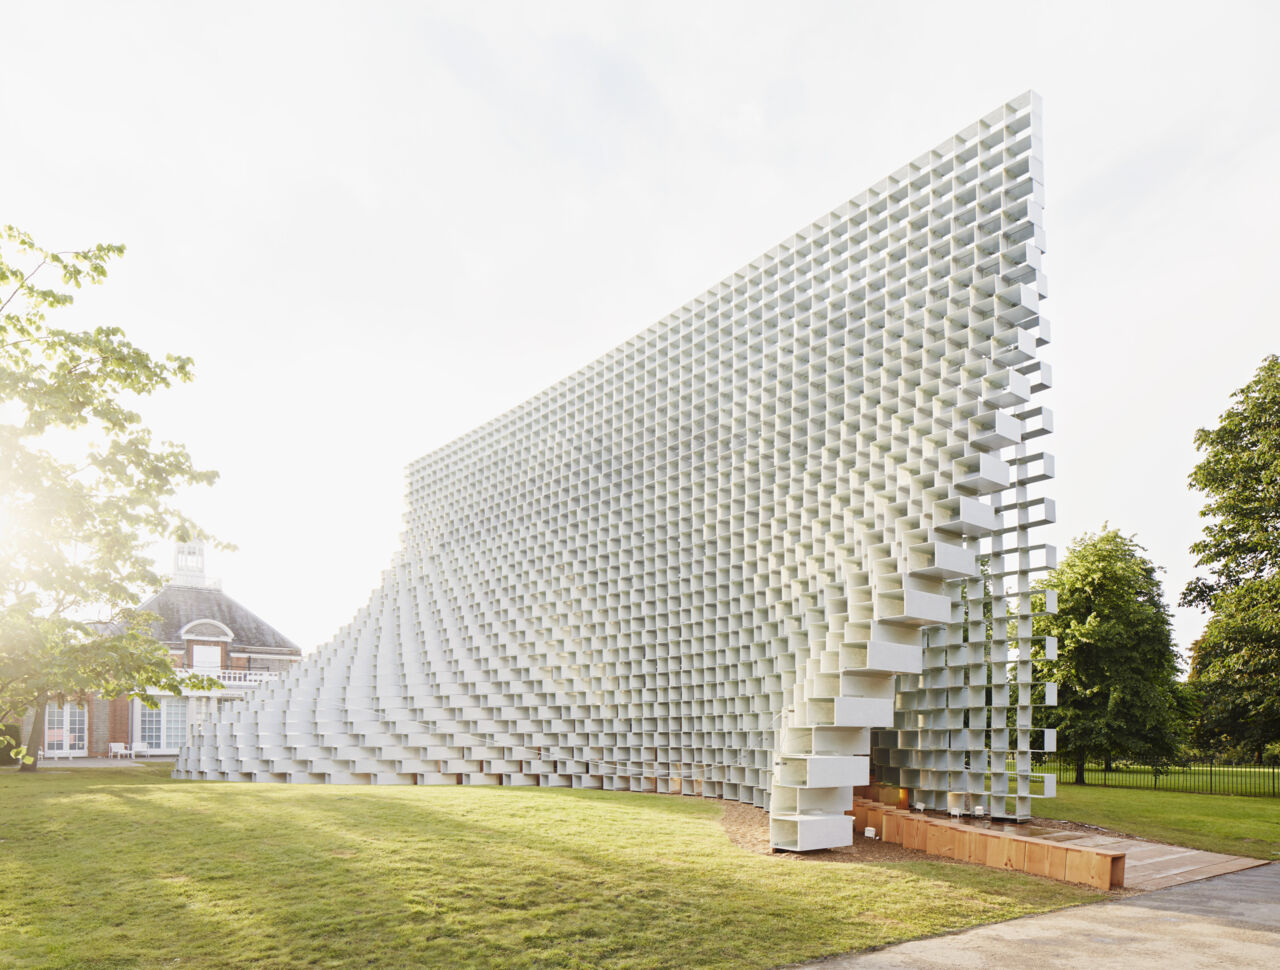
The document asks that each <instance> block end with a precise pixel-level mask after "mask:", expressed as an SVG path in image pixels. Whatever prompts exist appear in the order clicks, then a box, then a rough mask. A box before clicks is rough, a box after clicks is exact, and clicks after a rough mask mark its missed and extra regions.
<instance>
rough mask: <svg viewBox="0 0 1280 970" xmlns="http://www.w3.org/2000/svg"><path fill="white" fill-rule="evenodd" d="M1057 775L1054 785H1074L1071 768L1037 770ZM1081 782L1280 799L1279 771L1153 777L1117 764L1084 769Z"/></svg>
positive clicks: (1197, 770) (1215, 770) (1202, 770)
mask: <svg viewBox="0 0 1280 970" xmlns="http://www.w3.org/2000/svg"><path fill="white" fill-rule="evenodd" d="M1037 770H1041V771H1047V772H1050V773H1055V772H1056V773H1057V776H1058V784H1059V785H1064V784H1068V783H1074V782H1075V779H1076V768H1075V765H1074V764H1069V763H1066V762H1062V761H1056V760H1055V761H1051V762H1049V763H1048V764H1047V765H1045V766H1044V767H1043V768H1040V769H1037ZM1085 781H1086V782H1088V783H1089V784H1090V785H1103V784H1106V785H1108V786H1110V787H1113V788H1145V789H1149V790H1154V791H1182V792H1190V793H1199V794H1205V795H1251V796H1256V797H1264V798H1265V797H1275V796H1277V795H1280V768H1272V767H1255V766H1252V765H1214V766H1212V767H1211V766H1209V765H1171V766H1169V767H1167V768H1165V769H1163V770H1161V772H1160V774H1159V775H1155V774H1154V773H1153V772H1152V770H1151V768H1150V767H1149V766H1147V765H1126V764H1117V765H1116V766H1115V767H1114V768H1113V769H1112V770H1111V771H1106V772H1104V771H1103V766H1102V765H1101V764H1090V765H1087V766H1086V767H1085Z"/></svg>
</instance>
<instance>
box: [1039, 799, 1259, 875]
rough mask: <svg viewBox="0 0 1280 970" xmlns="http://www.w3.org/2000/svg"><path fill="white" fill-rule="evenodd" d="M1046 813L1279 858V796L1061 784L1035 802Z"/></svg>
mask: <svg viewBox="0 0 1280 970" xmlns="http://www.w3.org/2000/svg"><path fill="white" fill-rule="evenodd" d="M1033 808H1034V809H1035V813H1036V814H1037V815H1040V816H1042V817H1044V818H1062V819H1070V820H1071V821H1073V822H1087V823H1088V824H1090V825H1101V826H1103V827H1104V828H1109V829H1115V830H1116V831H1118V832H1124V833H1126V834H1128V835H1137V836H1141V837H1142V838H1147V839H1155V840H1156V841H1157V842H1172V843H1174V844H1175V845H1186V846H1190V847H1192V848H1193V849H1205V850H1207V851H1209V852H1226V853H1228V854H1230V855H1245V856H1253V857H1254V858H1258V859H1280V799H1276V798H1239V797H1234V796H1231V795H1190V794H1185V793H1183V792H1159V791H1144V790H1141V789H1133V788H1101V787H1097V786H1094V785H1059V786H1058V797H1057V798H1048V799H1045V800H1044V801H1041V802H1036V803H1034V805H1033Z"/></svg>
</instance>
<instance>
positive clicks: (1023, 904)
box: [0, 766, 1098, 970]
mask: <svg viewBox="0 0 1280 970" xmlns="http://www.w3.org/2000/svg"><path fill="white" fill-rule="evenodd" d="M167 772H168V768H167V766H148V767H143V768H137V769H91V768H77V769H62V770H58V769H42V770H41V771H40V772H39V773H38V774H36V775H35V776H32V775H29V774H28V775H19V774H17V773H16V772H15V771H11V770H6V771H3V772H0V819H2V820H3V821H2V822H0V829H3V831H0V841H2V842H3V845H0V963H3V965H4V966H5V967H41V968H59V967H61V968H70V967H77V968H126V967H127V968H132V967H138V968H150V967H182V968H184V970H185V968H205V967H208V968H213V967H218V968H222V967H255V968H286V967H288V968H292V967H378V968H384V967H385V968H397V967H406V968H407V967H448V968H472V967H503V968H533V967H570V968H584V970H585V968H592V970H594V968H601V967H618V968H622V967H626V968H659V967H708V968H710V967H722V968H730V967H732V968H749V967H774V966H778V965H780V964H785V963H789V962H793V961H798V960H803V959H808V958H812V957H817V956H821V955H824V954H830V953H837V952H841V951H845V950H852V949H857V948H862V947H869V946H875V945H879V944H884V943H891V942H895V941H898V940H904V939H908V938H910V937H915V936H920V935H923V934H931V933H941V932H944V931H948V930H955V929H959V928H961V927H965V926H971V925H974V924H977V923H986V922H992V921H995V920H1003V919H1009V918H1010V917H1014V916H1020V915H1023V914H1026V913H1035V912H1041V911H1044V910H1047V909H1052V908H1055V907H1058V906H1064V905H1068V904H1072V903H1078V902H1085V901H1088V900H1092V899H1095V898H1098V894H1097V893H1094V892H1092V891H1091V890H1087V889H1082V888H1078V887H1071V886H1064V885H1060V884H1056V883H1052V882H1049V881H1047V880H1042V879H1036V878H1034V877H1031V876H1023V875H1014V874H1011V873H1005V872H1001V871H998V870H993V869H982V868H976V867H972V866H965V865H957V864H948V863H945V862H916V863H905V864H903V863H900V864H893V865H890V864H883V865H855V864H848V863H835V862H814V861H801V860H798V859H795V858H792V857H788V856H781V855H779V856H765V855H758V854H754V853H750V852H747V851H746V850H743V849H739V848H737V847H735V846H733V845H732V844H731V843H730V842H729V840H728V839H727V837H726V836H725V835H724V832H723V830H722V829H721V828H720V825H719V822H718V819H719V817H720V813H721V808H720V805H719V804H718V803H716V802H711V801H702V800H699V799H691V798H676V797H665V796H656V795H630V794H621V793H604V792H588V791H567V790H562V789H536V788H533V789H530V788H470V787H468V788H462V787H452V786H451V787H409V788H396V787H386V788H352V787H342V786H314V787H313V786H285V785H252V784H220V783H205V782H175V781H172V780H170V779H169V778H168V777H167Z"/></svg>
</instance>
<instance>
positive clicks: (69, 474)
mask: <svg viewBox="0 0 1280 970" xmlns="http://www.w3.org/2000/svg"><path fill="white" fill-rule="evenodd" d="M123 253H124V247H123V246H118V245H98V246H94V247H93V248H91V249H86V250H78V251H74V252H51V251H49V250H46V249H42V248H40V247H39V246H37V245H36V244H35V242H34V241H33V239H32V238H31V237H30V236H29V235H27V234H26V233H24V232H21V231H19V230H17V229H15V228H14V227H13V226H5V227H4V229H3V231H0V468H2V469H4V477H3V479H2V480H0V722H13V721H16V720H20V719H21V718H22V715H23V713H24V712H25V711H28V710H30V711H32V712H33V713H34V715H35V717H34V724H33V727H32V730H31V733H30V736H29V737H28V738H27V740H26V743H25V745H24V746H23V748H22V749H21V750H20V751H19V752H18V753H19V755H20V756H22V757H23V768H24V769H26V770H34V768H35V761H34V759H33V758H32V757H31V756H30V752H34V750H35V749H36V748H38V747H39V746H40V745H41V744H42V743H43V733H44V711H45V706H46V704H47V703H48V702H49V701H51V700H55V699H61V698H76V699H79V698H82V697H84V696H85V695H86V694H88V693H90V692H95V693H99V694H102V695H103V696H108V697H112V696H124V695H129V696H134V697H138V698H140V699H141V700H143V701H144V702H146V703H152V702H151V701H149V700H148V697H147V690H148V688H159V689H161V690H166V691H170V692H173V693H178V692H180V691H181V689H182V686H183V684H184V683H187V684H188V685H190V686H210V682H209V681H208V680H207V679H206V678H198V679H195V680H193V679H191V678H188V679H187V680H186V681H183V680H181V679H180V678H179V677H178V675H177V674H176V672H175V671H174V668H173V665H172V663H171V662H170V660H169V657H168V654H167V652H166V651H165V650H164V649H163V648H162V647H161V646H160V645H159V644H158V643H156V641H155V640H154V638H153V637H151V635H150V632H149V621H150V620H151V619H152V618H151V617H150V616H148V615H145V614H140V613H138V612H137V611H136V609H135V608H136V606H137V603H138V600H139V594H140V593H141V592H142V591H144V590H147V589H154V588H156V587H158V586H159V584H160V579H159V577H158V576H157V575H156V573H155V572H154V569H153V567H154V563H153V562H152V561H151V560H150V558H148V556H147V555H146V549H147V546H148V544H149V543H150V542H151V541H154V540H155V539H158V538H166V537H167V538H173V539H178V540H182V539H186V538H188V537H191V536H198V535H200V533H199V530H198V529H196V528H195V526H194V524H193V523H192V522H190V521H189V520H188V519H187V518H186V517H185V516H184V515H183V514H182V513H181V512H180V511H178V510H177V508H176V507H175V506H174V504H173V498H174V496H175V494H176V493H177V491H178V490H179V489H180V488H183V487H185V486H187V485H192V484H198V483H210V482H212V481H214V479H215V478H216V477H217V476H216V473H214V472H206V471H199V470H197V469H196V468H195V467H194V466H193V465H192V463H191V459H190V457H189V456H188V454H187V452H186V450H185V449H184V448H182V447H181V446H179V445H175V444H173V443H172V442H159V443H157V442H155V441H153V439H152V435H151V432H150V431H149V430H148V429H147V428H146V427H145V426H144V425H143V424H142V419H141V417H140V416H139V415H138V414H137V413H136V412H135V411H133V410H131V409H130V408H129V407H128V406H127V403H126V402H127V401H128V400H129V399H130V398H134V397H138V396H144V395H147V394H151V393H152V392H154V391H156V390H159V389H160V388H164V387H168V386H170V385H171V383H172V382H174V381H187V380H190V379H191V366H192V365H191V361H190V359H188V358H185V357H174V356H167V357H165V358H164V359H163V360H159V359H156V358H153V357H152V356H150V355H149V354H147V353H145V352H144V351H142V350H140V349H139V348H137V347H135V346H133V345H132V344H131V343H130V342H129V341H128V340H126V339H125V336H124V333H123V331H121V330H120V329H119V328H118V327H97V328H96V329H93V330H87V331H72V330H64V329H60V328H57V327H53V326H50V325H49V323H48V321H47V315H48V314H49V313H50V312H51V311H53V310H57V309H61V308H64V307H67V306H69V305H70V304H71V303H72V302H73V299H74V294H73V292H72V291H73V290H76V289H80V288H81V287H83V286H84V285H85V284H96V283H101V282H102V281H103V280H104V279H106V275H107V263H108V261H109V260H111V259H113V258H116V257H119V256H121V255H122V254H123ZM46 284H47V285H46Z"/></svg>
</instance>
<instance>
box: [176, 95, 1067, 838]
mask: <svg viewBox="0 0 1280 970" xmlns="http://www.w3.org/2000/svg"><path fill="white" fill-rule="evenodd" d="M1040 139H1041V132H1040V113H1039V103H1038V98H1037V97H1036V96H1035V95H1034V94H1030V93H1028V94H1025V95H1023V96H1021V97H1019V98H1016V99H1014V100H1013V101H1010V102H1008V103H1007V104H1004V105H1001V106H1000V107H999V108H997V109H996V110H995V111H993V112H991V113H990V114H988V115H986V116H985V117H983V118H982V119H981V120H980V121H978V122H977V123H975V124H973V125H970V126H969V127H967V128H965V129H964V130H963V131H961V132H960V133H959V134H957V135H956V136H954V137H953V138H949V139H947V140H946V141H944V142H943V143H942V144H940V145H938V146H937V147H936V148H934V149H933V150H932V151H929V152H926V153H925V154H923V155H921V156H920V157H919V158H917V159H916V160H915V161H913V162H911V163H910V164H909V165H906V166H904V167H903V168H901V169H899V170H898V171H896V172H894V173H893V174H892V175H891V176H889V177H888V178H886V179H884V180H883V181H881V182H879V183H877V184H876V185H874V186H872V187H871V188H870V189H868V190H867V191H865V192H863V193H862V194H860V195H858V196H857V197H855V198H854V199H852V200H851V201H849V202H847V203H845V204H843V205H841V206H839V207H838V208H836V209H835V210H834V211H832V212H830V213H829V214H827V215H825V216H823V217H822V218H820V219H818V220H817V221H816V222H814V223H813V224H811V225H809V226H807V227H806V228H804V229H803V230H801V231H800V232H799V233H797V234H796V235H794V236H792V237H791V238H789V239H787V240H786V241H784V242H783V243H781V244H779V245H778V246H776V247H774V248H773V249H771V250H769V252H767V253H765V254H764V255H763V256H761V257H759V258H758V259H755V260H753V261H752V262H751V263H749V264H748V265H747V266H745V267H744V268H743V269H741V270H740V271H739V272H737V273H734V274H733V275H732V276H730V277H729V278H728V279H726V280H724V281H723V282H721V283H719V284H718V285H716V286H714V287H712V288H711V289H710V290H708V291H707V292H706V293H704V294H702V295H701V296H699V297H697V298H696V299H694V300H691V301H690V302H689V303H687V304H686V305H684V306H683V307H681V308H680V309H679V310H677V311H676V312H674V313H672V314H671V315H670V316H668V317H667V318H666V319H664V320H662V321H660V322H659V323H657V324H655V325H653V326H652V327H650V328H649V329H647V330H645V331H644V332H643V333H641V334H639V335H638V336H637V337H635V338H633V339H632V340H630V341H628V342H627V343H625V344H623V345H622V346H620V347H618V348H616V349H615V350H613V351H611V352H610V353H608V354H606V355H605V356H604V357H602V358H600V359H599V360H597V361H596V362H594V363H592V364H590V365H588V366H587V367H584V368H583V369H582V370H580V371H578V372H577V373H576V374H573V375H572V376H570V377H568V378H566V379H564V380H562V381H560V382H559V383H558V384H555V385H554V386H552V387H551V388H549V389H548V390H546V391H544V392H542V393H541V394H539V395H537V396H536V397H534V398H532V399H531V400H529V401H527V402H526V403H524V404H522V405H520V406H519V407H516V408H514V409H513V410H511V411H509V412H507V413H506V414H504V415H502V416H500V417H498V418H496V419H494V420H492V421H490V422H488V423H487V424H485V425H483V426H481V427H480V428H477V429H476V430H475V431H473V432H471V433H470V434H467V435H465V436H463V437H461V438H459V439H458V440H456V441H454V442H452V443H450V444H448V445H446V446H445V447H443V448H441V449H439V450H438V451H435V452H433V453H432V454H430V455H428V456H426V457H425V458H423V459H421V460H419V461H417V462H415V463H414V464H413V465H411V466H410V468H409V473H408V479H409V495H408V499H409V511H408V514H407V517H406V532H405V533H404V545H403V548H402V549H401V550H400V552H399V553H398V554H397V556H396V558H395V561H394V565H393V566H392V568H391V569H389V570H388V571H387V572H386V573H385V574H384V576H383V581H382V585H381V586H380V587H379V588H378V589H377V590H375V592H374V593H373V596H372V598H371V600H370V602H369V604H368V605H367V606H366V607H365V608H364V609H362V610H361V611H360V612H359V614H358V615H357V616H356V618H355V619H354V621H353V622H352V623H351V624H350V625H349V626H347V627H345V628H344V629H343V630H342V631H340V633H339V634H338V635H337V636H336V637H335V638H334V639H333V640H332V641H331V642H330V643H329V644H327V645H326V646H324V647H322V648H321V649H320V650H319V652H318V653H317V654H315V655H312V656H309V657H307V658H305V659H304V661H303V662H302V663H301V664H298V665H297V666H296V668H295V669H294V670H292V671H291V672H289V673H288V675H287V676H286V677H285V679H283V680H282V681H280V682H277V683H275V684H273V685H270V686H267V687H263V688H261V689H259V690H258V692H256V693H255V694H254V695H253V696H251V697H250V698H248V699H247V700H245V701H240V702H233V703H228V704H223V705H220V706H218V707H217V708H216V709H213V710H210V711H209V712H208V713H207V714H205V715H204V716H202V717H200V718H198V719H197V720H196V722H195V723H194V724H193V726H192V734H191V740H190V743H189V744H188V746H187V747H186V748H185V749H184V751H183V753H182V755H181V757H180V759H179V761H178V764H177V768H176V772H175V774H177V775H178V776H179V777H187V778H206V779H228V780H254V781H290V782H337V783H375V784H473V785H475V784H485V785H498V784H503V785H548V786H562V787H570V786H571V787H578V788H598V789H605V790H622V791H641V792H659V793H679V794H685V795H701V796H712V797H720V798H730V799H737V800H740V801H743V802H747V803H750V804H754V805H758V806H761V807H763V808H768V809H769V810H770V813H771V829H772V838H773V843H774V845H775V846H778V847H780V848H789V849H794V850H801V851H803V850H808V849H816V848H823V847H828V846H834V845H842V844H848V843H849V842H850V840H851V820H850V819H849V817H848V816H846V815H844V811H845V810H846V809H847V808H849V807H850V803H851V799H852V788H853V787H854V786H857V785H862V784H866V783H867V781H868V778H869V775H870V774H871V773H872V772H873V771H874V774H875V775H876V776H877V777H878V778H879V779H880V780H883V781H888V782H892V783H899V784H901V785H904V786H908V787H910V788H911V789H912V790H913V795H912V800H913V801H923V802H925V803H926V804H927V805H929V806H930V807H932V808H947V807H951V808H958V809H960V810H972V809H973V808H974V807H976V806H978V805H981V806H982V807H983V808H984V809H986V810H987V811H988V812H991V813H993V814H995V815H1003V816H1007V817H1015V818H1024V817H1027V816H1028V815H1029V814H1030V798H1031V796H1032V788H1033V778H1034V777H1036V776H1033V773H1032V761H1031V752H1032V742H1033V740H1036V741H1037V742H1040V741H1041V739H1042V740H1043V743H1044V744H1046V745H1047V746H1048V747H1050V748H1052V746H1053V737H1052V733H1051V732H1033V730H1032V697H1033V690H1032V686H1033V684H1034V683H1035V682H1036V676H1035V674H1036V672H1035V666H1036V664H1035V662H1034V661H1033V659H1032V657H1033V647H1036V648H1042V649H1043V650H1044V651H1045V652H1046V653H1047V654H1048V655H1050V656H1051V655H1052V654H1053V651H1054V649H1055V645H1054V644H1053V643H1052V642H1048V643H1042V642H1038V641H1033V639H1032V636H1031V620H1032V615H1033V613H1032V600H1033V598H1032V596H1031V593H1032V591H1033V589H1034V588H1035V582H1036V579H1037V574H1038V573H1039V572H1042V571H1043V570H1044V569H1045V568H1047V567H1050V566H1052V565H1053V564H1054V563H1053V550H1052V549H1051V548H1050V547H1047V546H1045V545H1043V544H1038V543H1036V542H1035V541H1034V539H1033V533H1034V531H1035V529H1036V527H1037V526H1040V525H1043V524H1046V523H1048V522H1050V521H1052V518H1053V506H1052V503H1051V502H1050V501H1049V500H1047V499H1046V498H1044V497H1042V496H1040V495H1038V494H1036V489H1037V488H1038V487H1039V484H1040V483H1041V482H1044V481H1045V480H1047V479H1048V478H1049V477H1050V476H1051V475H1052V469H1053V466H1052V459H1051V458H1050V457H1049V456H1048V455H1046V454H1044V453H1043V452H1041V451H1040V450H1039V448H1040V445H1041V443H1042V440H1043V436H1044V435H1045V434H1046V433H1047V432H1049V431H1050V429H1051V424H1052V422H1051V418H1050V415H1049V414H1048V413H1047V412H1046V411H1045V410H1044V409H1043V408H1042V407H1039V406H1036V404H1035V403H1034V397H1035V394H1036V392H1037V391H1039V390H1041V389H1043V388H1044V387H1046V386H1047V384H1048V382H1049V377H1048V368H1047V367H1046V365H1044V364H1042V363H1041V362H1040V361H1039V356H1038V354H1039V349H1040V347H1041V346H1043V345H1044V344H1045V343H1046V342H1047V339H1048V324H1047V322H1046V321H1045V320H1044V319H1043V318H1042V317H1041V315H1040V302H1041V300H1042V298H1043V297H1044V296H1045V294H1046V286H1045V278H1044V274H1043V272H1042V271H1041V257H1042V254H1043V252H1044V248H1045V244H1044V233H1043V228H1042V226H1043V219H1042V213H1043V190H1042V181H1043V178H1042V166H1041V156H1040ZM571 282H572V281H569V280H566V281H565V285H566V286H568V285H571ZM984 562H985V564H986V566H985V574H984V570H983V568H982V564H983V563H984ZM1037 603H1038V605H1040V606H1041V608H1049V609H1052V607H1053V604H1052V602H1049V603H1048V604H1044V603H1041V602H1040V601H1039V600H1037ZM1047 694H1048V697H1047V702H1048V703H1052V700H1053V696H1052V685H1049V688H1048V691H1047ZM873 759H874V765H873V763H872V762H873ZM1044 784H1046V785H1048V789H1047V790H1046V791H1045V794H1049V795H1051V794H1053V791H1052V779H1051V778H1049V779H1046V780H1045V782H1044ZM1039 793H1040V789H1039V785H1037V794H1039Z"/></svg>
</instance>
